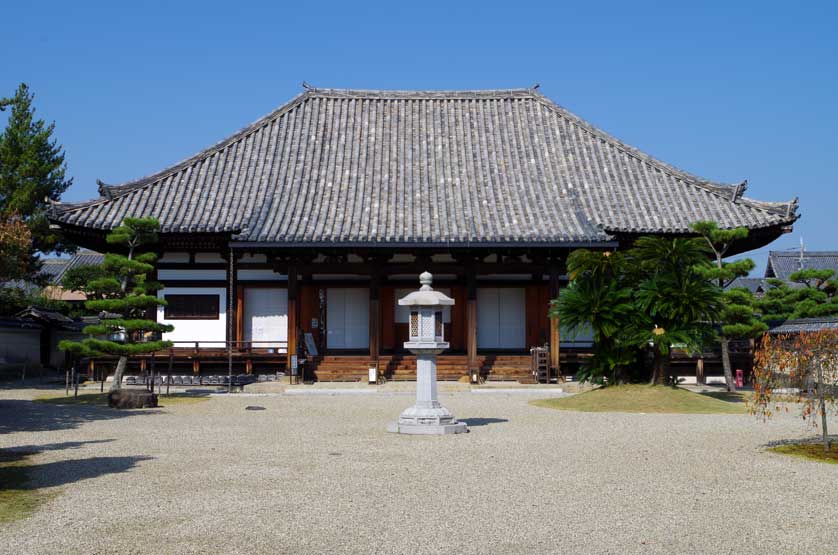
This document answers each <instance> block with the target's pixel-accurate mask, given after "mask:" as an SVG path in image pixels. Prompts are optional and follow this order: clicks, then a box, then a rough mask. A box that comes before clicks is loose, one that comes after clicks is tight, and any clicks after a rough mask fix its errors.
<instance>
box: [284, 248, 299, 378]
mask: <svg viewBox="0 0 838 555" xmlns="http://www.w3.org/2000/svg"><path fill="white" fill-rule="evenodd" d="M298 297H299V285H298V283H297V266H296V265H294V264H292V265H290V266H289V267H288V361H287V368H288V370H289V372H290V371H291V367H292V360H291V357H296V356H297V337H298V336H299V334H300V325H299V324H300V323H299V317H298V316H299V311H298V309H299V304H298V302H297V301H298ZM294 360H296V358H295V359H294Z"/></svg>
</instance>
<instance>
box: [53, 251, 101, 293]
mask: <svg viewBox="0 0 838 555" xmlns="http://www.w3.org/2000/svg"><path fill="white" fill-rule="evenodd" d="M104 260H105V255H104V254H100V253H98V252H93V251H88V250H82V251H79V252H77V253H76V254H74V255H73V256H70V257H68V258H46V259H44V261H43V265H42V266H41V274H43V275H45V276H47V278H48V279H49V283H51V284H53V285H60V284H61V280H62V279H64V274H66V273H67V270H69V269H71V268H77V267H79V266H98V265H100V264H101V263H102V262H103V261H104Z"/></svg>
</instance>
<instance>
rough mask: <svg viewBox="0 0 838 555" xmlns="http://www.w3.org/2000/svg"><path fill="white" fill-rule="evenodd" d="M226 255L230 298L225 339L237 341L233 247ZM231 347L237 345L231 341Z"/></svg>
mask: <svg viewBox="0 0 838 555" xmlns="http://www.w3.org/2000/svg"><path fill="white" fill-rule="evenodd" d="M227 256H228V257H229V260H228V261H227V294H228V295H230V298H229V299H227V312H228V314H227V341H239V340H240V339H241V338H240V337H239V336H238V332H239V329H238V328H239V318H240V314H239V309H240V299H239V289H240V288H239V279H238V273H239V272H238V261H237V260H236V253H235V251H233V249H230V252H229V254H228V255H227ZM232 347H233V348H234V349H235V348H238V347H239V345H237V344H236V343H233V344H232Z"/></svg>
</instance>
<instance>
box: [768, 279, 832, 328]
mask: <svg viewBox="0 0 838 555" xmlns="http://www.w3.org/2000/svg"><path fill="white" fill-rule="evenodd" d="M789 281H790V282H791V283H792V284H795V285H796V286H792V285H790V284H789V283H786V282H785V281H783V280H780V279H769V280H768V285H769V286H770V287H769V289H768V290H767V291H766V292H765V295H764V296H763V298H762V299H760V300H759V301H758V303H757V306H758V307H759V309H760V311H761V312H762V314H763V317H762V319H763V321H765V322H768V323H776V322H782V321H784V320H788V319H789V318H819V317H824V316H835V315H838V279H836V278H835V272H834V270H829V269H821V270H817V269H812V268H805V269H802V270H798V271H796V272H794V273H792V274H791V275H790V276H789Z"/></svg>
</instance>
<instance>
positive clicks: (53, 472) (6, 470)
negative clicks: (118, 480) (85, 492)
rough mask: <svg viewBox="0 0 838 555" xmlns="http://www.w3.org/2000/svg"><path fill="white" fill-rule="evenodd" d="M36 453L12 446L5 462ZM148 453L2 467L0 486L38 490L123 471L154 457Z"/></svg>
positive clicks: (5, 455) (2, 488)
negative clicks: (22, 474)
mask: <svg viewBox="0 0 838 555" xmlns="http://www.w3.org/2000/svg"><path fill="white" fill-rule="evenodd" d="M31 455H32V453H26V452H24V451H19V450H9V451H6V452H5V453H3V457H4V458H5V462H10V461H13V460H24V459H26V458H27V457H29V456H31ZM153 458H154V457H148V456H144V455H140V456H134V457H89V458H86V459H70V460H65V461H56V462H49V463H41V464H26V466H25V467H24V468H23V469H21V468H20V467H15V466H11V467H5V466H2V467H0V490H9V489H17V490H35V489H40V488H51V487H55V486H63V485H66V484H72V483H75V482H80V481H82V480H89V479H91V478H98V477H100V476H104V475H106V474H119V473H121V472H127V471H129V470H131V469H132V468H134V467H135V466H136V465H137V463H139V462H142V461H147V460H152V459H153ZM21 470H25V479H24V480H21V479H20V471H21Z"/></svg>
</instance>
